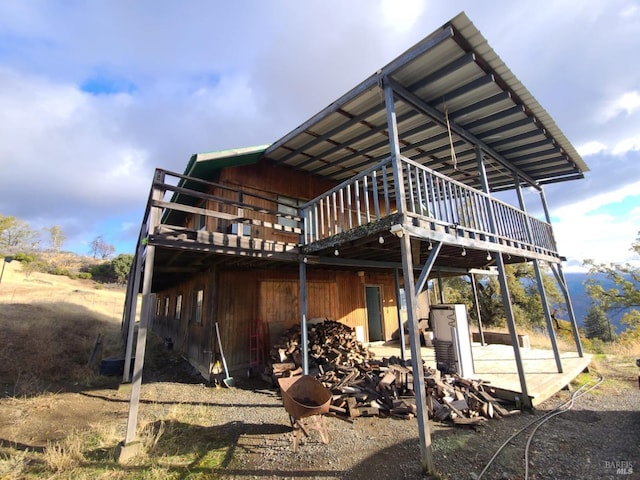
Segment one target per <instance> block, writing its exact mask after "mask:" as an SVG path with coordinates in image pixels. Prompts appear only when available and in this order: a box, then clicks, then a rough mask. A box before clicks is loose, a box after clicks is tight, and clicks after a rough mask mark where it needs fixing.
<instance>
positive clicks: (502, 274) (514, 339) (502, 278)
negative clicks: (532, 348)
mask: <svg viewBox="0 0 640 480" xmlns="http://www.w3.org/2000/svg"><path fill="white" fill-rule="evenodd" d="M476 157H477V161H478V172H479V173H480V181H481V183H482V188H483V190H484V192H485V193H486V194H487V195H490V193H489V183H488V180H487V171H486V169H485V166H484V158H483V153H482V149H481V148H480V147H476ZM487 213H488V215H489V224H490V227H491V231H492V233H494V234H495V232H496V220H495V213H494V211H493V209H492V208H491V202H489V199H488V198H487ZM494 253H495V255H496V265H497V267H498V272H499V274H498V280H499V282H500V291H501V294H502V303H503V305H504V311H505V315H506V317H507V327H508V329H509V334H510V335H511V345H512V346H513V354H514V356H515V359H516V367H517V368H518V378H519V379H520V389H521V390H522V397H523V398H522V402H523V405H524V406H525V407H526V408H529V409H531V408H533V405H532V403H531V399H530V398H529V392H528V391H527V380H526V378H525V374H524V366H523V364H522V355H521V354H520V345H519V343H518V333H517V331H516V323H515V317H514V315H513V308H512V306H511V295H510V294H509V286H508V284H507V272H506V268H505V265H504V259H503V258H502V252H494Z"/></svg>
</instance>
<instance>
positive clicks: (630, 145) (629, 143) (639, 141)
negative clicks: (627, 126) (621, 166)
mask: <svg viewBox="0 0 640 480" xmlns="http://www.w3.org/2000/svg"><path fill="white" fill-rule="evenodd" d="M638 151H640V135H637V136H635V137H632V138H625V139H624V140H621V141H620V142H618V143H617V144H616V146H615V147H613V149H612V150H611V153H613V154H614V155H624V154H625V153H628V152H638Z"/></svg>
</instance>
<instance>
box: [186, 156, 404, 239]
mask: <svg viewBox="0 0 640 480" xmlns="http://www.w3.org/2000/svg"><path fill="white" fill-rule="evenodd" d="M215 181H216V183H218V184H221V185H226V186H229V187H230V188H233V189H234V191H231V190H227V189H224V188H221V187H215V188H212V189H210V190H209V191H208V192H207V193H209V194H211V195H215V196H217V197H221V198H225V199H229V200H233V201H236V202H241V203H245V204H249V205H251V206H252V207H255V208H257V209H263V210H269V211H278V196H279V195H282V196H285V197H288V198H291V199H295V200H298V201H300V202H301V203H304V202H307V201H309V200H312V199H313V198H316V197H317V196H319V195H321V194H323V193H325V192H327V191H328V190H331V189H332V188H333V187H334V186H335V185H334V183H332V182H329V181H327V180H326V179H323V178H320V177H316V176H313V175H308V174H304V173H302V172H299V171H295V170H291V169H288V168H285V167H282V166H277V165H274V164H272V163H271V162H269V161H267V160H262V161H261V162H259V163H258V164H255V165H245V166H239V167H228V168H225V169H223V170H222V171H220V172H219V174H218V176H217V178H216V179H215ZM237 190H242V192H243V194H242V197H241V198H240V197H239V194H238V192H237ZM254 195H255V196H254ZM353 195H355V190H354V191H353V192H352V197H353ZM256 196H259V197H262V198H257V197H256ZM368 198H369V202H368V203H369V210H370V211H371V212H374V211H375V206H374V205H375V204H376V203H378V205H380V208H381V209H383V205H384V203H383V196H382V194H381V195H380V197H379V198H378V199H377V201H376V199H374V198H373V195H371V194H370V195H368ZM348 201H349V200H348V199H346V198H345V199H344V202H345V205H347V204H348ZM359 202H360V211H359V212H358V211H357V210H355V205H356V200H355V198H354V197H353V198H352V199H351V205H352V208H351V210H347V209H346V207H345V222H347V223H348V222H349V221H351V222H352V223H353V224H354V225H358V224H359V222H362V223H366V215H365V211H366V207H365V205H364V196H363V195H362V194H361V198H360V199H359ZM198 206H199V207H201V208H206V209H208V210H213V211H218V212H223V213H228V214H232V215H237V216H238V217H240V218H246V219H253V220H260V221H261V222H268V223H273V224H277V223H278V217H276V216H275V215H274V214H271V213H264V212H260V211H257V210H252V209H250V208H245V209H240V208H238V207H237V206H234V205H229V204H223V203H221V202H217V201H212V200H207V201H203V202H202V203H201V204H200V205H198ZM389 208H390V210H391V211H392V212H393V211H395V201H394V199H393V198H391V199H390V206H389ZM382 214H383V215H384V211H382ZM349 217H350V218H351V219H350V220H349ZM233 223H235V222H234V221H232V220H225V219H220V218H215V217H207V219H206V223H205V228H206V230H208V231H213V232H221V233H230V228H231V225H232V224H233ZM184 226H186V227H191V228H195V218H194V217H193V216H190V217H187V220H186V223H185V225H184ZM245 228H249V227H248V226H247V227H245ZM245 234H248V235H250V236H253V237H256V238H261V239H264V240H270V241H277V242H285V243H298V237H299V236H298V234H296V233H288V232H283V231H281V230H274V229H272V228H269V227H268V226H261V225H251V226H250V232H246V233H245Z"/></svg>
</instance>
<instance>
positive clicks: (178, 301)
mask: <svg viewBox="0 0 640 480" xmlns="http://www.w3.org/2000/svg"><path fill="white" fill-rule="evenodd" d="M180 315H182V294H179V295H177V296H176V306H175V310H174V317H176V319H178V320H180Z"/></svg>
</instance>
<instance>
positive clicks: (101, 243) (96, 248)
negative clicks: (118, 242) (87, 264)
mask: <svg viewBox="0 0 640 480" xmlns="http://www.w3.org/2000/svg"><path fill="white" fill-rule="evenodd" d="M89 247H90V248H89V253H91V256H93V258H101V259H103V260H107V259H108V258H110V257H111V256H113V254H114V253H115V251H116V247H114V246H113V245H111V244H109V243H107V242H105V240H104V238H103V236H102V235H98V236H97V237H96V238H94V239H93V240H92V241H91V243H90V244H89Z"/></svg>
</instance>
